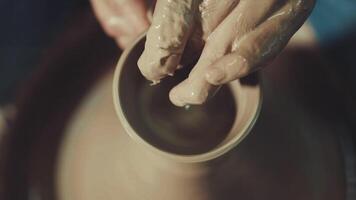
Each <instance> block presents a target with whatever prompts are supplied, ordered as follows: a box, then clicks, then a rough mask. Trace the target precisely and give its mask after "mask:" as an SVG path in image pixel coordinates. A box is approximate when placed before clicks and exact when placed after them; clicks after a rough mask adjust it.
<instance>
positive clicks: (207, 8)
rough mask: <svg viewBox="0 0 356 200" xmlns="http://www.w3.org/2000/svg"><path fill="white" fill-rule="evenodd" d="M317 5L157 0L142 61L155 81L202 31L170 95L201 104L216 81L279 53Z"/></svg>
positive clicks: (293, 0)
mask: <svg viewBox="0 0 356 200" xmlns="http://www.w3.org/2000/svg"><path fill="white" fill-rule="evenodd" d="M313 6H314V0H158V1H157V4H156V8H155V11H154V16H153V20H152V25H151V26H150V28H149V30H148V33H147V40H146V44H145V50H144V52H143V54H142V55H141V57H140V59H139V61H138V66H139V68H140V70H141V72H142V74H143V75H144V76H145V77H146V78H147V79H148V80H151V81H154V82H159V80H160V79H162V78H163V77H165V76H166V75H173V73H174V71H175V70H177V68H179V67H178V66H179V63H180V59H181V56H182V54H183V51H185V50H186V49H185V47H186V45H187V42H190V41H191V38H192V37H193V38H194V35H196V33H200V37H201V38H202V40H203V41H204V48H203V50H202V52H201V55H200V58H199V60H198V62H197V63H196V65H195V66H194V68H193V69H192V71H191V72H190V74H189V77H188V78H187V79H185V80H184V81H183V82H181V83H180V84H178V85H177V86H175V87H174V88H173V89H172V90H171V91H170V94H169V96H170V100H171V101H172V102H173V103H174V104H175V105H177V106H184V105H186V104H202V103H203V102H205V100H206V98H207V97H208V94H209V92H210V91H211V90H212V88H214V86H218V85H221V84H225V83H228V82H230V81H232V80H235V79H238V78H240V77H243V76H246V75H247V74H249V73H251V72H253V71H255V70H257V69H259V68H260V67H263V66H264V65H266V63H267V62H269V61H270V60H271V59H273V58H274V57H275V56H276V55H278V54H279V53H280V52H281V50H282V49H283V48H284V47H285V46H286V44H287V43H288V41H289V39H290V38H291V37H292V35H293V34H294V33H295V32H296V31H297V30H298V29H299V28H300V26H301V25H302V24H303V23H304V21H305V20H306V18H307V17H308V15H309V14H310V12H311V10H312V8H313Z"/></svg>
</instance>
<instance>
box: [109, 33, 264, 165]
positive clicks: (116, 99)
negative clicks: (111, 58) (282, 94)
mask: <svg viewBox="0 0 356 200" xmlns="http://www.w3.org/2000/svg"><path fill="white" fill-rule="evenodd" d="M145 36H146V32H145V33H143V34H141V35H140V36H139V37H138V38H137V39H136V40H135V41H134V42H133V43H132V44H131V45H130V46H129V47H128V48H126V49H125V50H124V51H123V53H122V54H121V56H120V59H119V61H118V64H117V67H116V69H115V72H114V79H113V86H112V89H113V93H112V94H113V103H114V107H115V111H116V114H117V116H118V118H119V120H120V122H121V124H122V126H123V128H124V129H125V131H126V133H127V134H128V135H129V137H130V138H131V139H133V140H134V141H135V142H136V143H138V144H139V145H142V146H144V147H145V148H147V149H148V150H150V151H152V152H153V153H156V154H158V155H161V156H163V157H166V158H167V159H170V160H174V161H176V162H182V163H199V162H205V161H209V160H213V159H214V158H217V157H219V156H221V155H223V154H225V153H226V152H228V151H229V150H231V149H233V148H234V147H236V146H237V145H238V144H239V143H240V142H241V141H242V140H243V139H244V138H245V137H246V136H247V135H248V134H249V132H250V131H251V129H252V127H253V126H254V124H255V123H256V121H257V118H258V116H259V113H260V110H261V105H262V99H263V96H262V93H261V89H260V85H258V86H257V87H256V90H257V95H258V100H257V102H258V103H257V105H256V108H255V111H254V113H255V114H254V115H253V116H251V117H249V119H248V123H246V124H244V126H243V127H242V128H240V129H241V131H240V134H236V136H234V137H233V138H232V139H230V140H229V141H228V142H226V143H225V144H223V145H220V146H218V147H216V148H214V149H211V150H209V151H207V152H204V153H201V154H193V155H184V154H175V153H172V152H167V151H165V150H162V149H159V148H158V147H155V146H153V145H151V144H150V143H148V142H147V141H146V140H144V139H143V138H142V137H140V136H139V135H138V134H137V133H136V131H135V130H134V128H133V127H132V126H131V125H130V123H129V122H128V121H127V119H126V117H125V114H124V112H123V110H122V107H121V101H120V96H119V88H120V82H119V79H120V75H121V71H122V69H123V67H124V63H126V60H127V58H128V56H129V54H130V53H131V51H132V50H133V49H134V47H135V46H136V45H137V44H138V43H139V42H140V41H141V40H142V39H143V38H144V37H145ZM237 82H238V83H239V81H237V80H236V81H233V82H231V83H229V84H228V85H229V86H231V87H233V84H236V83H237ZM235 129H236V128H232V129H231V130H230V132H229V133H231V132H233V131H236V130H235Z"/></svg>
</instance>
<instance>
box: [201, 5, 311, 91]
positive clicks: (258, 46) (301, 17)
mask: <svg viewBox="0 0 356 200" xmlns="http://www.w3.org/2000/svg"><path fill="white" fill-rule="evenodd" d="M298 2H300V1H298ZM298 2H291V3H290V4H287V5H285V6H284V7H283V8H282V9H281V10H279V11H278V12H276V13H274V15H272V16H271V17H270V18H269V19H268V20H267V21H266V22H264V23H263V24H261V25H260V26H259V27H257V28H256V29H255V30H254V31H252V32H250V33H248V34H247V35H246V36H245V37H244V38H243V39H242V40H240V41H238V42H237V44H236V45H235V46H236V49H235V51H234V52H233V53H230V54H228V55H225V56H223V57H222V58H220V59H219V60H217V61H216V62H214V63H213V64H212V65H211V66H210V67H208V68H207V71H206V73H205V76H206V80H207V81H208V82H209V83H211V84H213V85H221V84H225V83H228V82H230V81H232V80H235V79H237V78H240V77H243V76H246V75H247V74H249V73H251V72H253V71H255V70H257V69H258V68H260V67H262V66H265V65H266V64H267V63H268V62H269V61H270V60H272V59H273V58H275V57H276V56H277V55H278V54H279V53H280V52H281V51H282V49H283V48H284V47H285V46H286V45H287V43H288V41H289V40H290V38H291V37H292V36H293V34H294V33H295V32H296V31H297V30H298V29H299V28H300V26H301V25H302V24H303V22H304V21H305V19H306V18H307V16H308V14H309V13H310V11H311V9H312V7H313V5H314V3H313V1H305V2H304V3H303V2H302V3H303V4H300V3H298Z"/></svg>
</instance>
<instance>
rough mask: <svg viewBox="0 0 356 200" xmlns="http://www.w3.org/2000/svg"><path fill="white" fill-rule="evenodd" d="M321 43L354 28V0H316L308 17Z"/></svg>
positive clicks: (334, 38) (336, 37) (355, 12)
mask: <svg viewBox="0 0 356 200" xmlns="http://www.w3.org/2000/svg"><path fill="white" fill-rule="evenodd" d="M309 21H310V22H311V24H312V26H313V27H314V30H315V31H316V35H317V38H318V40H319V42H320V43H321V45H325V44H328V43H329V42H332V41H334V40H337V39H339V38H341V37H344V36H345V35H347V34H348V33H350V32H353V31H355V29H356V0H317V2H316V5H315V8H314V10H313V12H312V14H311V16H310V17H309Z"/></svg>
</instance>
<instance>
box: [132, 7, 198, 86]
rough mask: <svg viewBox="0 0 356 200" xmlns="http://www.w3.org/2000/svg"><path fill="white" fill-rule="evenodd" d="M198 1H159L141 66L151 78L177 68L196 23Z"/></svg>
mask: <svg viewBox="0 0 356 200" xmlns="http://www.w3.org/2000/svg"><path fill="white" fill-rule="evenodd" d="M197 9H198V1H196V0H158V1H157V4H156V8H155V12H154V16H153V19H152V25H151V26H150V28H149V30H148V32H147V37H146V43H145V49H144V52H143V53H142V55H141V57H140V59H139V61H138V67H139V69H140V71H141V73H142V74H143V75H144V76H145V77H146V78H147V79H148V80H152V81H159V80H160V79H161V78H163V77H165V76H166V75H168V74H172V73H173V72H174V71H175V69H176V68H177V66H178V64H179V61H180V58H181V55H182V52H183V50H184V47H185V45H186V42H187V39H188V37H189V35H190V33H191V31H192V28H193V25H194V22H195V16H194V15H195V12H196V11H197Z"/></svg>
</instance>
